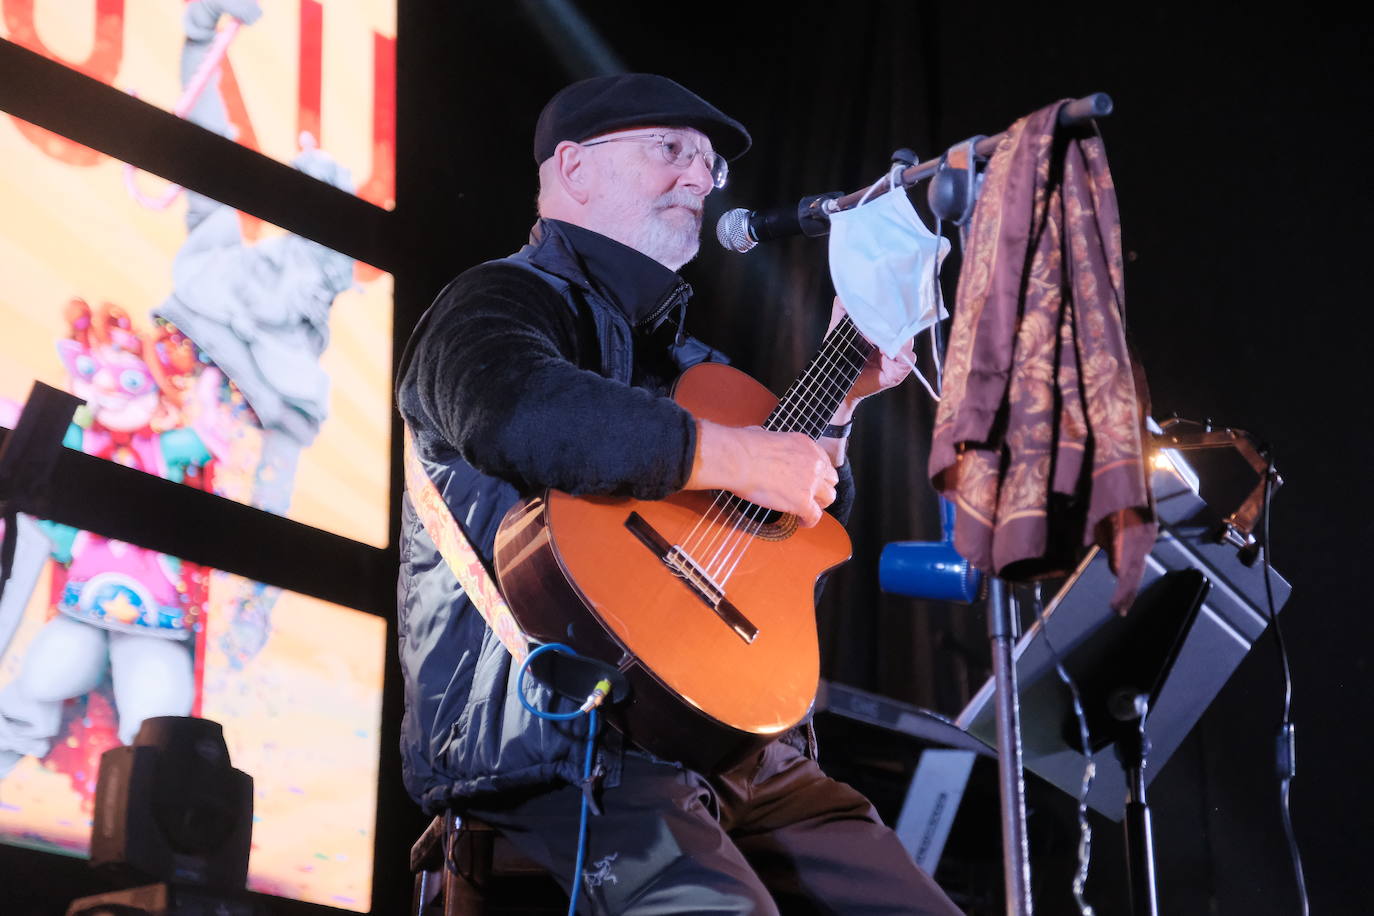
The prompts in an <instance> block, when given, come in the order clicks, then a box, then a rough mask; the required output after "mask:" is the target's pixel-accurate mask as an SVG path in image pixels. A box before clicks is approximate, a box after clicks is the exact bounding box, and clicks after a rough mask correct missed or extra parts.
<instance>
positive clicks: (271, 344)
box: [153, 0, 354, 667]
mask: <svg viewBox="0 0 1374 916" xmlns="http://www.w3.org/2000/svg"><path fill="white" fill-rule="evenodd" d="M261 15H262V10H261V8H260V7H259V5H258V4H257V3H256V2H253V0H193V2H191V3H188V4H186V6H185V8H184V10H183V13H182V25H183V27H184V29H185V34H186V40H185V44H184V45H183V50H182V60H181V84H182V88H183V92H184V97H183V100H182V103H181V105H184V106H185V114H186V117H187V118H188V120H190V121H192V122H194V123H196V124H198V125H200V126H201V127H204V128H205V129H207V130H210V131H213V132H215V133H217V134H220V135H222V136H225V137H233V136H234V133H235V128H234V126H233V125H232V124H231V123H230V119H229V114H228V109H227V107H226V105H225V103H224V98H223V95H222V94H221V91H220V86H219V80H220V74H219V71H218V69H217V66H218V60H219V59H220V58H221V57H222V55H223V54H224V52H225V48H226V43H227V41H228V40H232V38H233V34H234V31H236V30H237V29H238V28H241V27H242V26H249V25H252V24H253V23H254V22H256V21H257V19H258V18H259V17H260V16H261ZM225 17H229V21H228V25H227V26H226V27H225V28H219V29H218V30H217V27H218V26H219V24H220V21H221V19H222V18H225ZM179 107H180V106H179ZM300 145H301V152H300V154H299V155H297V156H296V158H295V160H294V161H293V162H292V165H293V166H294V167H295V168H296V169H298V170H300V171H302V172H304V173H305V174H307V175H309V176H311V177H312V178H316V179H318V180H320V181H323V182H325V183H327V184H331V185H333V186H335V187H337V188H340V189H342V190H345V191H350V192H351V191H352V190H353V180H352V176H351V174H350V172H349V170H348V169H347V168H344V167H343V166H341V165H339V164H338V163H337V162H336V161H335V160H334V159H333V158H332V157H331V156H329V155H328V154H327V153H325V152H324V151H323V150H321V149H319V147H318V142H317V140H316V138H315V137H313V136H311V135H310V134H309V133H302V134H301V136H300ZM185 196H186V229H187V234H186V241H185V242H184V243H183V244H182V246H181V248H180V249H179V250H178V252H177V256H176V260H175V262H174V264H173V267H172V292H171V295H169V296H168V297H167V299H166V300H164V301H163V302H162V303H161V304H160V305H159V306H158V307H157V308H155V309H154V310H153V315H154V316H155V317H156V318H158V319H159V320H162V321H166V322H169V323H170V324H172V325H174V326H175V327H176V328H177V329H178V330H179V331H180V332H182V333H184V334H185V335H186V336H187V338H189V339H190V340H191V341H192V342H193V343H194V344H195V347H196V351H197V354H198V357H199V358H200V359H201V360H203V361H204V362H205V364H206V365H207V366H208V367H212V368H213V369H214V370H216V371H218V372H220V373H222V379H223V381H224V383H225V384H229V383H232V385H233V388H234V390H235V392H236V396H241V398H242V399H243V401H244V402H245V403H246V406H247V408H248V410H245V411H240V412H239V414H238V416H239V417H240V419H241V421H242V422H243V423H244V424H247V425H248V426H250V427H251V429H252V431H253V432H255V433H257V434H258V435H257V436H256V437H255V438H256V439H257V440H258V441H259V442H260V447H259V449H258V450H257V452H256V455H255V456H254V458H253V460H254V461H255V464H254V465H253V466H252V467H250V468H242V470H244V471H245V472H246V475H247V476H249V477H250V478H251V484H250V487H251V489H250V491H249V492H248V493H244V494H241V495H240V494H236V495H239V496H240V498H245V499H246V501H247V502H249V503H250V504H251V505H253V506H255V507H257V508H259V509H264V510H266V511H268V512H274V513H277V514H279V515H284V514H286V512H287V510H288V508H290V505H291V496H292V491H293V490H294V487H295V480H296V470H297V466H298V464H299V460H300V455H301V452H302V451H303V450H304V449H306V448H307V447H309V446H310V444H311V443H312V442H313V441H314V440H315V438H316V436H317V435H318V434H319V431H320V427H321V425H322V424H323V423H324V421H325V420H326V419H327V417H328V415H329V392H330V380H329V376H328V374H327V373H326V372H325V371H324V369H323V368H322V367H321V365H320V357H321V355H322V354H323V353H324V351H325V348H326V347H327V346H328V345H329V315H330V309H331V308H332V306H333V304H334V299H335V297H336V296H338V295H339V294H340V293H342V292H343V291H345V290H347V289H349V288H351V287H352V285H353V274H354V262H353V259H352V258H350V257H348V256H347V255H344V254H340V253H339V252H337V251H333V250H331V249H329V248H326V247H325V246H323V245H321V244H319V243H318V242H314V241H311V240H310V239H306V238H303V237H301V236H298V235H293V234H286V235H281V236H276V237H273V238H268V239H264V240H262V241H259V242H256V243H251V244H250V243H249V242H248V241H247V240H245V238H244V234H243V230H242V227H241V223H240V218H239V214H238V213H237V212H236V211H235V210H234V209H233V208H232V207H228V206H225V205H223V204H221V203H219V202H218V201H215V200H212V199H210V198H208V197H206V196H204V195H201V194H197V193H194V192H192V191H189V190H188V191H187V192H186V195H185ZM205 384H206V386H207V388H209V387H210V386H211V383H209V382H206V383H205ZM234 469H235V470H236V471H237V470H240V468H239V467H238V466H235V468H234ZM278 594H279V590H278V589H276V588H273V587H270V586H263V585H259V584H256V583H245V584H244V585H243V586H242V588H241V589H240V592H239V594H238V595H237V597H236V598H235V600H234V603H233V612H232V620H231V623H230V626H229V627H228V629H227V635H226V637H225V639H224V640H223V642H222V645H221V648H223V649H224V651H225V653H226V655H227V656H228V658H229V661H230V664H231V665H234V666H235V667H242V666H243V665H244V664H246V663H247V662H248V661H249V660H251V659H252V657H253V656H254V655H255V654H256V653H257V652H258V651H259V650H260V649H261V648H262V645H263V642H264V641H265V640H266V639H267V636H268V634H269V632H270V615H271V609H272V606H273V604H274V603H275V601H276V598H277V595H278Z"/></svg>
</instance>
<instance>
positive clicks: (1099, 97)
mask: <svg viewBox="0 0 1374 916" xmlns="http://www.w3.org/2000/svg"><path fill="white" fill-rule="evenodd" d="M1111 113H1112V97H1111V96H1109V95H1107V93H1105V92H1095V93H1093V94H1092V95H1088V96H1084V97H1083V98H1081V99H1075V100H1073V101H1072V102H1069V103H1068V104H1067V105H1065V106H1064V107H1063V108H1061V109H1060V110H1059V126H1060V127H1070V126H1072V125H1074V124H1081V123H1083V122H1084V121H1089V120H1091V119H1093V118H1101V117H1105V116H1106V115H1109V114H1111ZM1002 137H1003V134H993V135H992V136H991V137H981V138H979V140H978V142H977V143H975V144H974V147H973V152H974V154H975V155H977V156H978V157H979V158H982V159H986V158H988V157H989V156H991V155H992V154H993V153H994V152H995V151H996V149H997V144H998V143H1000V142H1001V141H1002ZM939 165H940V162H939V160H938V159H932V160H930V161H929V162H920V163H917V164H916V165H913V166H908V167H907V168H906V169H905V170H903V172H902V174H901V176H900V178H899V180H898V184H900V185H901V186H902V187H904V188H909V187H911V186H912V185H914V184H916V183H917V182H918V181H921V180H923V179H926V178H929V177H930V176H932V175H934V174H935V170H936V169H937V168H939ZM887 192H888V189H887V188H885V187H881V186H880V187H878V188H876V189H874V190H872V191H871V192H870V190H869V189H868V188H860V189H859V190H857V191H855V192H854V193H852V194H846V195H845V196H844V197H840V198H837V199H835V200H833V201H832V200H817V201H816V202H815V204H814V206H816V207H819V208H820V209H822V210H823V211H825V212H826V213H834V212H835V211H836V210H849V209H851V208H853V207H856V206H858V204H859V201H860V200H863V199H864V198H865V197H867V198H868V199H869V200H872V199H873V198H875V197H879V196H881V195H883V194H886V193H887Z"/></svg>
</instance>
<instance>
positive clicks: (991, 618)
mask: <svg viewBox="0 0 1374 916" xmlns="http://www.w3.org/2000/svg"><path fill="white" fill-rule="evenodd" d="M987 614H988V639H989V640H990V641H991V643H992V671H993V678H994V680H995V682H996V685H997V689H996V695H995V697H994V700H993V702H994V703H995V704H996V712H997V774H998V786H999V789H1000V796H1001V802H1002V805H1001V807H1002V876H1003V881H1004V883H1005V886H1006V894H1007V916H1030V914H1031V912H1032V906H1031V896H1030V844H1029V842H1028V841H1027V837H1026V781H1025V776H1024V774H1023V773H1022V769H1021V767H1022V755H1021V704H1020V698H1019V696H1018V694H1017V690H1016V662H1015V660H1014V659H1013V658H1012V643H1013V642H1014V641H1015V635H1014V634H1015V627H1014V621H1013V620H1012V606H1011V601H1010V599H1009V595H1008V592H1007V585H1006V583H1005V582H1003V581H1002V580H1001V579H998V578H995V577H994V578H991V579H989V580H988V600H987Z"/></svg>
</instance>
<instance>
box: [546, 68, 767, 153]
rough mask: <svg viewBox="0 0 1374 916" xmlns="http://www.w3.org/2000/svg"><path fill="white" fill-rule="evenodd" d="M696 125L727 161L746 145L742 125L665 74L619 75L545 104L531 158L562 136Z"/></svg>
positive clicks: (576, 86) (585, 83)
mask: <svg viewBox="0 0 1374 916" xmlns="http://www.w3.org/2000/svg"><path fill="white" fill-rule="evenodd" d="M650 126H653V127H695V128H696V129H697V130H699V131H701V132H702V133H703V134H705V135H706V136H707V137H708V138H709V139H710V141H711V146H712V148H714V149H715V151H716V152H718V153H720V154H721V155H722V156H724V157H725V158H726V159H735V158H737V157H739V156H742V155H743V154H744V151H745V150H747V149H749V144H750V143H751V142H752V140H751V139H750V137H749V131H747V130H745V129H744V125H743V124H741V123H740V122H738V121H736V120H735V119H734V118H732V117H730V116H729V115H727V114H725V113H724V112H722V111H721V110H720V109H718V108H716V107H715V106H714V105H712V104H710V103H709V102H707V101H706V100H705V99H703V98H702V97H701V96H699V95H697V94H696V93H694V92H691V91H690V90H688V89H686V88H684V87H682V86H680V85H678V84H677V83H675V82H673V81H672V80H670V79H668V78H667V77H666V76H656V75H654V74H652V73H618V74H615V75H613V76H594V77H592V78H591V79H587V80H581V81H580V82H576V83H573V84H572V85H571V86H566V87H564V88H563V89H561V90H559V91H558V93H557V94H556V95H555V96H554V97H553V98H551V99H549V103H548V104H547V105H545V106H544V110H543V111H541V112H540V113H539V121H538V122H537V123H536V124H535V126H534V161H535V162H543V161H544V160H545V159H547V158H549V157H550V156H552V155H553V151H554V148H555V147H556V146H558V144H559V143H561V142H562V141H564V140H572V141H573V142H575V143H580V142H581V141H583V140H589V139H591V138H592V137H595V136H597V135H598V134H604V133H608V132H610V131H613V130H623V129H625V128H627V127H650Z"/></svg>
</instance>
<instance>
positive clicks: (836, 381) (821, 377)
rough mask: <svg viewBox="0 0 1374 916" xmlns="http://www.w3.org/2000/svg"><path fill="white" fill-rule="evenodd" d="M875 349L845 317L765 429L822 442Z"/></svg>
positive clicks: (766, 421) (826, 336)
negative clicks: (841, 402) (802, 434)
mask: <svg viewBox="0 0 1374 916" xmlns="http://www.w3.org/2000/svg"><path fill="white" fill-rule="evenodd" d="M873 349H874V348H873V345H872V344H871V343H869V342H868V341H867V340H866V339H865V338H864V336H863V335H862V334H860V333H859V329H858V328H856V327H855V326H854V322H852V321H850V320H849V316H848V315H845V316H844V317H843V318H841V319H840V321H839V323H838V324H836V325H835V327H834V329H833V330H831V332H830V333H829V334H827V335H825V341H824V342H823V343H822V344H821V349H820V352H818V353H817V354H816V355H815V356H814V357H813V358H812V360H811V362H809V363H807V364H806V368H805V369H804V370H803V371H802V374H801V375H800V376H798V377H797V380H796V381H795V382H793V383H792V386H791V387H790V388H788V389H787V393H786V394H784V395H783V396H782V398H781V399H780V400H779V401H778V406H777V407H776V408H774V410H773V412H772V413H771V414H769V415H768V419H767V420H765V421H764V423H763V428H764V429H771V430H774V431H775V432H800V433H805V434H806V435H808V436H810V437H811V438H812V439H816V438H819V437H820V434H821V430H823V429H825V426H826V424H827V423H829V422H830V418H831V417H832V416H834V414H835V408H837V407H839V406H840V401H841V399H843V398H844V396H845V394H846V393H847V392H848V391H849V389H850V388H851V387H853V385H854V382H855V380H856V379H858V377H859V373H860V372H862V371H863V367H864V363H865V362H866V361H867V360H868V355H869V354H870V353H872V352H873Z"/></svg>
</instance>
